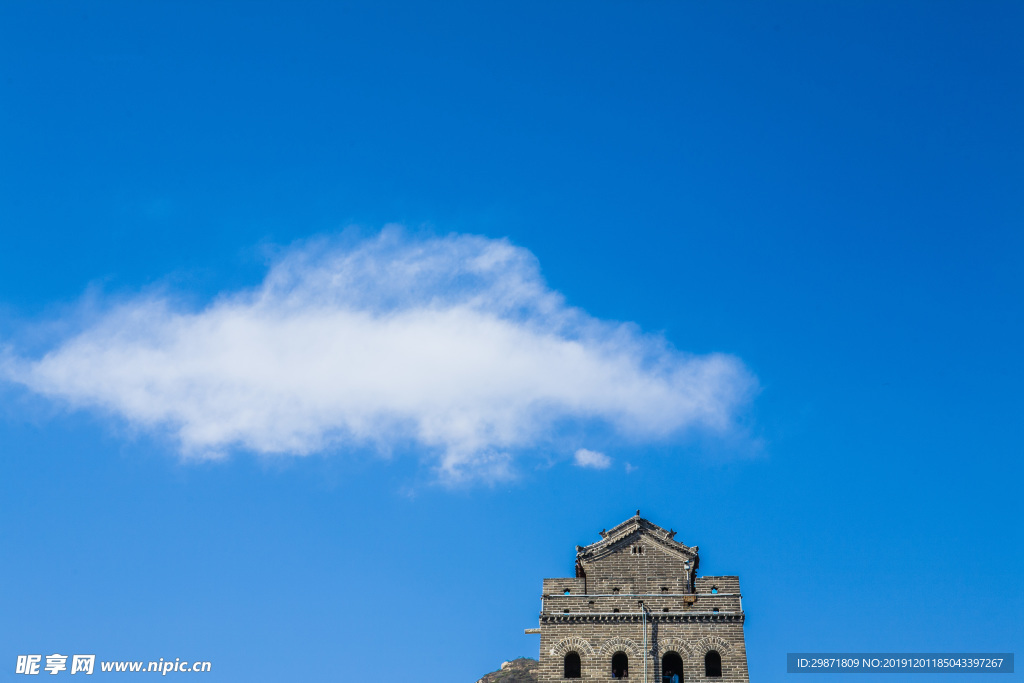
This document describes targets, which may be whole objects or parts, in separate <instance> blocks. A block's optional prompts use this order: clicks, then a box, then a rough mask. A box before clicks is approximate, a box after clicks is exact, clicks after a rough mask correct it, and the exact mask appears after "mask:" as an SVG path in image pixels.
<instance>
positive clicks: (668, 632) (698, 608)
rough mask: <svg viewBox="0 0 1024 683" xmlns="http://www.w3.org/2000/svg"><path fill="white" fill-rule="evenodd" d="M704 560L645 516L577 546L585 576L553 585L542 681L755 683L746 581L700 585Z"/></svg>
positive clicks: (545, 602)
mask: <svg viewBox="0 0 1024 683" xmlns="http://www.w3.org/2000/svg"><path fill="white" fill-rule="evenodd" d="M698 550H699V549H698V548H697V547H696V546H694V547H692V548H691V547H688V546H685V545H683V544H682V543H680V542H678V541H676V540H675V532H674V531H671V530H666V529H663V528H661V527H659V526H657V525H656V524H652V523H651V522H649V521H648V520H646V519H643V518H642V517H640V511H639V510H638V511H637V514H636V516H634V517H632V518H630V519H628V520H626V521H625V522H623V523H622V524H619V525H618V526H616V527H615V528H613V529H611V530H608V531H602V532H601V540H600V541H598V542H596V543H594V544H592V545H588V546H577V547H576V576H575V577H574V578H564V579H544V583H543V589H542V599H541V604H542V607H541V614H540V629H539V631H540V666H539V669H538V679H539V680H540V681H542V682H544V683H554V682H555V681H560V682H561V681H565V680H572V679H574V678H575V679H577V680H582V681H590V682H594V681H633V682H634V683H640V682H643V683H670V680H671V679H670V676H669V674H671V673H673V671H672V669H673V668H675V669H676V671H675V673H677V675H679V681H680V683H682V682H683V681H686V682H687V683H689V682H691V681H706V682H708V683H711V682H714V683H749V677H748V675H747V652H746V648H745V645H744V641H743V622H744V614H743V604H742V599H741V596H740V582H739V577H737V576H700V577H698V576H697V570H698V567H699V564H700V556H699V555H698ZM645 643H646V646H645ZM623 655H624V657H623ZM575 657H579V670H578V675H577V671H576V669H575V666H574V662H575ZM567 658H568V659H569V665H568V670H567V665H566V662H567ZM613 659H614V660H615V662H616V664H617V666H618V667H619V670H617V671H613ZM717 660H720V662H721V665H720V667H718V668H716V667H715V663H716V661H717ZM624 662H625V663H626V664H627V665H626V668H623V666H622V665H623V663H624ZM645 663H646V676H647V678H646V680H645V679H644V665H645ZM709 665H710V669H709V668H708V666H709ZM678 669H681V672H680V671H678ZM719 669H720V671H719ZM716 673H718V674H719V675H717V676H716V675H715V674H716ZM566 674H568V678H567V676H566ZM709 674H710V675H709Z"/></svg>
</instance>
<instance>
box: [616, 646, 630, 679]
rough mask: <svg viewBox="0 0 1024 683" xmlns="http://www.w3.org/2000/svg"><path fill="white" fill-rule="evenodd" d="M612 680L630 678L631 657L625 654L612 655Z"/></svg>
mask: <svg viewBox="0 0 1024 683" xmlns="http://www.w3.org/2000/svg"><path fill="white" fill-rule="evenodd" d="M612 678H629V657H627V656H626V653H625V652H616V653H615V654H613V655H612Z"/></svg>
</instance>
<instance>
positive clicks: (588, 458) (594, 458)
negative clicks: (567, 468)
mask: <svg viewBox="0 0 1024 683" xmlns="http://www.w3.org/2000/svg"><path fill="white" fill-rule="evenodd" d="M573 459H574V460H575V461H576V465H577V466H579V467H593V468H594V469H597V470H606V469H608V468H609V467H611V464H612V459H611V458H609V457H608V456H607V455H605V454H604V453H598V452H597V451H591V450H587V449H586V448H580V449H579V450H577V451H576V455H575V456H573Z"/></svg>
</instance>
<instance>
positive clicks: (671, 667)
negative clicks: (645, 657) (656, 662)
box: [661, 652, 683, 683]
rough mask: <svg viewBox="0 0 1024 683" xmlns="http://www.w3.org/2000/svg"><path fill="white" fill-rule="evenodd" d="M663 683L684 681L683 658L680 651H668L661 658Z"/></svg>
mask: <svg viewBox="0 0 1024 683" xmlns="http://www.w3.org/2000/svg"><path fill="white" fill-rule="evenodd" d="M661 680H662V681H663V683H683V658H682V657H680V656H679V653H678V652H666V653H665V656H664V657H662V658H661Z"/></svg>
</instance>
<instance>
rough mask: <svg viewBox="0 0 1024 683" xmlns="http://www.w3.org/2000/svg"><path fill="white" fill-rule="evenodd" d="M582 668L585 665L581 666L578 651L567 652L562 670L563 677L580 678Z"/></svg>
mask: <svg viewBox="0 0 1024 683" xmlns="http://www.w3.org/2000/svg"><path fill="white" fill-rule="evenodd" d="M582 668H583V667H581V666H580V656H579V654H578V653H576V652H569V653H566V655H565V661H564V667H563V670H562V678H579V677H580V671H581V670H582Z"/></svg>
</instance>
